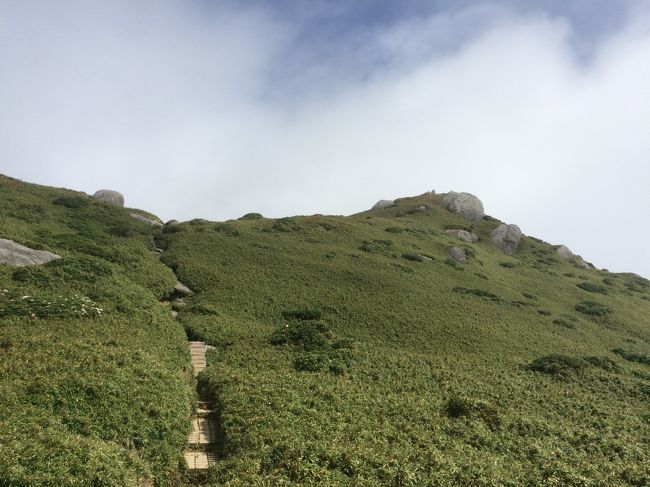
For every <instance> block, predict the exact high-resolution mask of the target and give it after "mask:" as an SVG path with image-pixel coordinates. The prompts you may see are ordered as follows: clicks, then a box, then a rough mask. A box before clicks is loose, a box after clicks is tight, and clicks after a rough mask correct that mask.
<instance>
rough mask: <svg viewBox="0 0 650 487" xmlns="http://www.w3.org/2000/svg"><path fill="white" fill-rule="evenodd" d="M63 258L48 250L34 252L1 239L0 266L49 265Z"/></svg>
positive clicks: (11, 241)
mask: <svg viewBox="0 0 650 487" xmlns="http://www.w3.org/2000/svg"><path fill="white" fill-rule="evenodd" d="M60 258H61V256H59V255H56V254H53V253H52V252H48V251H46V250H34V249H30V248H29V247H25V246H24V245H20V244H19V243H16V242H14V241H13V240H7V239H4V238H0V264H7V265H11V266H16V267H23V266H28V265H40V264H47V263H48V262H50V261H52V260H55V259H60Z"/></svg>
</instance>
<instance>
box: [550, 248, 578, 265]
mask: <svg viewBox="0 0 650 487" xmlns="http://www.w3.org/2000/svg"><path fill="white" fill-rule="evenodd" d="M555 252H556V253H557V255H558V256H560V258H561V259H563V260H566V261H567V262H570V261H572V260H573V259H574V257H575V254H574V253H573V252H571V250H570V249H569V247H567V246H566V245H560V246H559V247H558V248H557V249H555Z"/></svg>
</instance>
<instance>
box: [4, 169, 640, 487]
mask: <svg viewBox="0 0 650 487" xmlns="http://www.w3.org/2000/svg"><path fill="white" fill-rule="evenodd" d="M421 206H425V210H424V211H417V210H416V209H417V208H419V207H421ZM132 211H134V210H126V209H124V208H116V207H111V206H107V205H104V204H101V203H99V202H97V201H95V200H94V199H92V198H90V197H88V196H86V195H84V194H82V193H76V192H72V191H68V190H62V189H54V188H47V187H42V186H36V185H30V184H25V183H22V182H19V181H16V180H13V179H10V178H6V177H0V238H8V239H12V240H15V241H17V242H19V243H22V244H24V245H27V246H29V247H31V248H43V249H45V250H49V251H51V252H55V253H57V254H58V255H60V256H62V258H61V259H59V260H55V261H53V262H50V263H48V264H45V265H43V266H34V267H25V268H14V267H9V266H5V265H0V289H2V293H1V295H0V330H1V337H0V455H2V458H3V459H6V460H5V461H3V462H0V485H11V486H18V485H54V484H57V485H135V484H136V483H137V482H138V481H139V480H140V479H142V478H146V477H152V478H155V479H156V482H157V484H158V485H180V484H183V485H199V484H206V485H215V484H217V485H219V484H221V483H226V484H227V485H310V484H319V485H414V486H415V485H417V486H419V485H450V486H451V485H558V486H559V485H575V486H578V485H580V486H582V485H648V484H649V483H650V467H649V465H650V358H649V354H650V282H648V281H647V280H645V279H643V278H640V277H638V276H635V275H632V274H614V273H609V272H607V271H600V270H596V269H593V268H590V269H586V268H583V267H581V266H580V265H577V264H572V263H569V262H565V261H563V260H562V259H560V258H559V257H558V256H557V254H556V252H555V249H554V248H553V247H552V246H551V245H549V244H547V243H544V242H542V241H539V240H537V239H534V238H531V237H524V239H523V240H522V243H521V247H520V248H519V250H518V251H517V252H516V253H515V254H514V255H513V256H508V255H506V254H504V253H503V252H501V251H500V250H498V249H497V248H496V247H494V245H492V243H491V242H490V235H491V232H492V230H493V229H494V228H495V227H496V226H497V225H499V223H500V222H498V221H496V220H495V219H493V218H490V217H486V218H485V219H483V220H481V221H479V222H472V221H470V220H466V219H463V218H461V217H459V216H457V215H455V214H452V213H450V212H449V211H447V210H446V209H445V208H444V206H443V205H442V204H441V196H436V195H429V194H426V195H422V196H419V197H415V198H403V199H400V200H397V201H396V205H395V206H392V207H388V208H385V209H380V210H371V211H368V212H364V213H360V214H358V215H353V216H349V217H341V216H322V215H314V216H308V217H291V218H283V219H277V220H270V219H264V218H261V217H260V216H259V215H255V214H251V215H247V216H246V217H245V218H243V219H241V220H237V221H229V222H207V221H204V220H193V221H190V222H185V223H182V224H177V225H166V226H165V227H164V228H163V229H162V230H160V229H157V228H154V227H152V226H150V225H147V224H146V223H143V222H140V221H136V220H135V219H133V218H132V217H130V216H129V213H130V212H132ZM448 228H463V229H466V230H471V231H474V232H475V233H476V234H477V235H478V237H479V241H478V242H476V243H466V242H461V241H459V240H457V239H455V238H453V237H451V236H449V235H447V234H446V233H445V230H446V229H448ZM156 246H158V247H161V248H163V250H164V252H163V254H162V257H161V259H159V257H158V256H157V255H156V254H155V253H154V252H153V250H154V249H155V247H156ZM452 246H458V247H460V248H463V249H465V251H466V253H467V255H468V260H467V262H466V263H458V262H455V261H454V260H453V259H450V258H449V248H450V247H452ZM161 260H162V262H161ZM170 268H171V269H172V270H173V272H172V270H170ZM174 273H175V274H176V276H178V277H179V278H180V280H181V281H183V282H184V283H185V284H188V285H189V287H190V288H192V289H193V290H194V291H195V294H194V295H193V296H191V297H185V298H183V299H177V300H175V301H174V302H173V304H172V306H173V307H174V309H176V310H177V311H178V312H179V315H178V321H176V322H175V321H173V320H172V319H171V318H170V316H169V308H168V307H166V306H161V304H160V303H159V302H158V301H159V300H161V299H162V298H165V297H166V296H167V295H168V294H169V292H170V290H171V287H172V286H173V285H174V283H175V282H176V276H175V275H174ZM5 289H6V291H5ZM23 296H28V298H25V299H23ZM82 309H83V310H85V311H82ZM99 310H101V311H99ZM184 332H185V333H184ZM185 334H187V336H188V337H189V338H190V339H201V340H205V341H206V342H207V343H208V344H210V345H213V346H214V347H215V349H214V350H213V351H211V352H209V353H208V367H207V369H206V370H205V371H204V372H202V373H201V374H200V375H199V377H198V381H199V387H200V389H201V390H202V391H203V392H204V393H205V394H206V395H208V396H211V397H210V398H211V400H212V402H213V403H214V404H215V405H217V407H218V416H219V418H218V419H219V423H220V434H221V438H220V441H221V443H220V445H219V450H220V451H219V454H220V456H221V461H220V462H219V464H218V465H217V466H216V467H214V468H213V469H212V470H211V471H210V472H207V473H204V474H200V475H192V476H187V475H181V474H182V464H181V461H182V460H181V452H182V449H183V446H184V443H185V439H186V434H187V431H188V426H189V421H188V418H189V415H190V411H191V407H192V404H191V403H192V401H193V398H191V397H189V395H190V393H189V391H190V390H191V389H190V387H189V386H188V381H191V378H190V377H189V374H188V371H189V369H188V364H189V361H188V353H187V349H186V336H185ZM7 459H8V460H7ZM179 472H181V474H179Z"/></svg>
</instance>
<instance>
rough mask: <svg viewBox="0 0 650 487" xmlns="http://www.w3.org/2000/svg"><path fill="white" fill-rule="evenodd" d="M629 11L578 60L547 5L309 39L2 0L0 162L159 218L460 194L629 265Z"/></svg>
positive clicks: (336, 208) (643, 78)
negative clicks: (119, 197)
mask: <svg viewBox="0 0 650 487" xmlns="http://www.w3.org/2000/svg"><path fill="white" fill-rule="evenodd" d="M633 13H634V15H632V16H631V17H629V19H628V21H627V22H626V23H625V25H624V26H623V28H621V29H618V30H617V31H616V32H612V33H610V34H608V35H607V36H606V37H605V38H602V39H599V41H598V45H597V46H596V47H595V48H594V49H593V54H592V55H591V56H590V58H589V60H588V62H585V61H584V59H580V58H579V56H577V55H576V50H575V48H574V47H575V42H574V34H575V32H574V29H573V27H572V24H571V22H569V21H568V19H566V18H564V17H562V16H554V15H550V14H549V13H545V12H543V11H539V10H538V11H528V12H525V11H523V12H522V11H521V9H519V10H514V9H512V8H509V7H508V6H503V5H501V6H499V5H496V4H481V5H478V6H474V7H469V8H464V9H456V10H454V11H438V12H435V13H432V14H428V15H420V16H410V17H405V18H400V19H397V20H395V21H394V22H391V23H383V24H380V25H372V26H364V25H361V24H360V25H359V26H357V28H354V29H351V30H349V31H348V32H347V33H346V34H345V35H342V36H341V39H344V41H345V42H343V41H341V42H340V43H339V44H332V45H323V44H322V43H321V44H319V43H317V42H315V41H309V40H308V38H307V37H306V33H305V30H304V29H305V28H306V27H305V26H306V25H308V24H305V23H302V22H296V21H294V20H295V19H294V20H290V19H289V18H287V17H284V16H282V15H280V14H278V12H276V11H273V10H270V9H268V8H264V7H262V6H256V5H254V4H251V5H248V6H246V7H235V6H232V5H231V6H225V7H224V6H221V7H218V8H215V7H211V8H208V7H207V6H206V5H203V4H200V3H187V2H175V1H171V0H170V1H166V2H146V1H145V2H121V1H116V2H106V3H103V4H100V3H99V2H96V3H95V2H61V3H54V2H17V1H16V2H11V1H9V2H7V1H5V2H2V3H0V107H2V110H1V111H0V172H2V173H5V174H8V175H10V176H14V177H19V178H21V179H25V180H28V181H33V182H38V183H42V184H48V185H55V186H64V187H70V188H73V189H78V190H82V191H86V192H89V193H92V192H94V191H95V190H96V189H99V188H104V187H106V188H112V189H117V190H119V191H121V192H123V193H124V194H125V197H126V200H127V205H128V206H133V207H140V208H144V209H147V210H150V211H152V212H154V213H157V214H159V215H160V216H161V217H162V218H165V219H168V218H177V219H189V218H195V217H202V218H209V219H215V220H220V219H228V218H236V217H238V216H240V215H241V214H243V213H246V212H249V211H259V212H261V213H263V214H264V215H265V216H272V217H277V216H285V215H289V214H311V213H331V214H350V213H354V212H357V211H362V210H364V209H367V208H369V207H370V206H371V205H372V204H373V203H374V202H375V201H376V200H378V199H381V198H393V197H400V196H408V195H415V194H420V193H423V192H424V191H427V190H430V189H436V190H438V191H439V192H442V191H448V190H457V191H469V192H473V193H475V194H477V195H478V196H479V197H480V198H481V199H482V200H483V202H484V205H485V207H486V210H487V212H488V213H489V214H492V215H494V216H496V217H498V218H500V219H502V220H504V221H507V222H509V223H517V224H519V225H520V227H521V228H522V230H523V231H524V232H525V233H527V234H529V235H534V236H537V237H540V238H543V239H545V240H547V241H550V242H552V243H564V244H566V245H568V246H569V247H570V248H572V249H573V250H574V251H575V252H577V253H580V254H582V255H583V256H585V258H587V259H588V260H590V261H592V262H594V264H595V265H597V266H599V267H607V268H609V269H610V270H618V271H628V270H629V271H635V272H637V273H641V274H644V275H646V276H650V250H648V246H647V245H646V244H645V243H644V242H646V241H647V240H648V239H650V229H648V227H647V225H645V224H644V223H645V220H646V215H647V212H648V210H649V209H650V191H648V183H649V182H650V164H649V157H650V138H649V137H648V133H650V85H649V84H648V80H649V79H650V29H648V28H647V26H648V25H650V24H649V23H648V22H647V20H648V16H647V12H646V11H644V10H642V9H636V10H634V12H633ZM311 21H312V22H313V19H312V20H311ZM332 42H333V41H332Z"/></svg>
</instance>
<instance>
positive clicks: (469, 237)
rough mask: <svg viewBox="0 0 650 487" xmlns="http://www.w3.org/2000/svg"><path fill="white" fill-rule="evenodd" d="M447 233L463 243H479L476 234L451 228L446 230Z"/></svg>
mask: <svg viewBox="0 0 650 487" xmlns="http://www.w3.org/2000/svg"><path fill="white" fill-rule="evenodd" d="M445 233H446V234H447V235H449V236H451V237H455V238H457V239H458V240H462V241H463V242H468V243H474V242H478V236H477V235H476V234H475V233H473V232H468V231H467V230H462V229H460V228H449V229H447V230H445Z"/></svg>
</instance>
